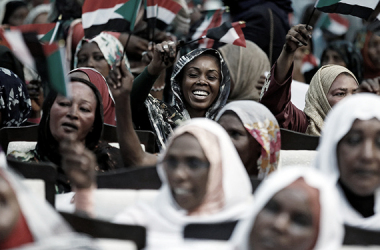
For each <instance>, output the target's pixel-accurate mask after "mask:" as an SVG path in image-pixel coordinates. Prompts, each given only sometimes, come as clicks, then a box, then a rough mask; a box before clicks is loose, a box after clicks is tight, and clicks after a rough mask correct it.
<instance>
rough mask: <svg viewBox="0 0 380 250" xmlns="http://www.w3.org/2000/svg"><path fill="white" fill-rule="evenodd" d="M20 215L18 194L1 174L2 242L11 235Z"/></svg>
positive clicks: (0, 226) (0, 231)
mask: <svg viewBox="0 0 380 250" xmlns="http://www.w3.org/2000/svg"><path fill="white" fill-rule="evenodd" d="M19 217H20V207H19V205H18V201H17V197H16V194H15V193H14V192H13V190H12V188H11V186H10V185H9V183H8V182H7V181H6V180H5V179H4V178H3V177H2V176H1V175H0V243H1V242H2V241H3V240H5V239H6V238H7V237H8V236H9V234H10V233H11V231H12V229H13V228H14V227H15V225H16V223H17V221H18V219H19Z"/></svg>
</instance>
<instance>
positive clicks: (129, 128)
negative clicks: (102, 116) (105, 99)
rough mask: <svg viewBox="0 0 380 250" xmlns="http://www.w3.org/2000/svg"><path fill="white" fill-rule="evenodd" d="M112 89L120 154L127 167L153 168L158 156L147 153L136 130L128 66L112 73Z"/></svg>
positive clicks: (131, 77)
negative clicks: (133, 119) (133, 120)
mask: <svg viewBox="0 0 380 250" xmlns="http://www.w3.org/2000/svg"><path fill="white" fill-rule="evenodd" d="M109 76H110V89H111V92H112V95H113V97H114V99H115V110H116V124H117V134H118V138H119V145H120V153H121V156H122V158H123V162H124V165H125V166H152V165H155V164H156V162H157V156H156V155H153V154H149V153H147V152H145V151H144V150H143V149H142V148H141V143H140V140H139V138H138V136H137V134H136V132H135V130H134V127H133V122H132V112H131V99H130V94H131V89H132V84H133V76H132V74H131V73H130V72H129V71H128V70H127V68H126V66H125V65H124V64H123V63H121V64H120V62H119V65H116V67H114V70H112V71H110V74H109Z"/></svg>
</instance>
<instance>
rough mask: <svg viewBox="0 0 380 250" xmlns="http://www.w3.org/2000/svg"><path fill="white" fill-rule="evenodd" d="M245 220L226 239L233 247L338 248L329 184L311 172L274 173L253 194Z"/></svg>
mask: <svg viewBox="0 0 380 250" xmlns="http://www.w3.org/2000/svg"><path fill="white" fill-rule="evenodd" d="M254 196H255V202H254V203H253V205H252V206H251V208H250V209H249V213H250V215H249V219H246V220H241V221H240V222H239V223H238V225H237V226H236V228H235V230H234V232H233V235H232V237H231V239H230V241H231V242H232V243H233V245H235V246H238V247H237V248H234V249H239V250H253V249H255V250H256V249H260V250H262V249H292V250H311V249H314V250H317V249H318V250H324V249H336V250H337V249H340V248H341V245H342V242H343V235H344V230H343V220H342V217H341V216H340V210H339V205H338V193H337V191H336V189H335V188H334V185H333V184H332V182H331V180H329V178H328V177H327V176H323V175H321V174H320V173H319V172H317V171H316V170H314V169H312V168H305V167H290V168H286V169H284V170H282V171H281V172H277V173H274V174H272V175H270V176H269V178H268V179H267V180H265V181H264V182H263V183H262V184H261V185H260V186H259V188H258V189H257V191H256V192H255V195H254Z"/></svg>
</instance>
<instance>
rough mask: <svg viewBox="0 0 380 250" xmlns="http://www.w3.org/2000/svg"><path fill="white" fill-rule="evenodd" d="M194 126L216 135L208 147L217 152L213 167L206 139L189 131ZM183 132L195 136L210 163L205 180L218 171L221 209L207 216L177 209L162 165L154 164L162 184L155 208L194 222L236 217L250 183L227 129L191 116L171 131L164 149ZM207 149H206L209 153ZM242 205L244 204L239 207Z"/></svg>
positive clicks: (161, 156) (174, 217)
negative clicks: (218, 159) (185, 214)
mask: <svg viewBox="0 0 380 250" xmlns="http://www.w3.org/2000/svg"><path fill="white" fill-rule="evenodd" d="M194 128H196V129H199V130H201V131H204V132H205V133H210V134H212V135H214V136H215V137H216V138H217V143H218V144H217V145H213V149H211V150H216V151H219V152H218V153H219V156H220V157H221V159H220V163H221V164H220V166H215V165H214V164H213V163H212V161H211V160H210V157H209V156H210V153H211V152H210V148H205V146H206V145H205V144H206V143H207V142H205V140H202V139H201V138H200V137H201V136H202V135H199V134H195V133H193V131H194V130H193V129H194ZM184 133H191V134H192V135H194V136H195V137H196V138H197V140H198V142H199V143H200V145H201V147H202V149H203V151H204V152H205V155H206V157H207V159H208V160H209V161H210V163H211V165H210V170H209V171H210V172H209V180H208V183H210V182H211V180H212V179H213V178H216V177H215V175H213V173H216V172H220V173H221V183H222V188H223V190H222V191H223V195H224V197H223V200H224V201H223V203H224V205H223V208H222V209H221V210H220V211H219V212H217V213H216V214H207V216H184V214H183V213H182V212H180V211H179V210H178V205H176V202H175V201H174V199H173V197H172V194H171V191H170V187H169V184H168V182H167V178H166V173H165V172H164V169H163V165H162V164H158V165H157V171H158V174H159V176H160V178H161V180H162V186H161V189H160V194H159V197H158V199H157V201H156V203H157V204H156V205H157V209H159V210H161V211H162V213H165V214H166V216H167V217H168V219H170V220H176V221H183V222H188V223H190V222H195V221H199V222H202V221H208V222H212V221H223V218H224V219H225V220H227V219H234V218H238V217H240V215H241V214H239V212H237V211H240V212H243V211H244V210H241V209H242V208H243V207H246V206H245V204H246V201H248V200H249V198H250V197H251V193H252V186H251V182H250V180H249V177H248V175H247V172H246V170H245V168H244V165H243V163H242V162H241V160H240V157H239V155H238V153H237V151H236V149H235V146H234V145H233V144H232V141H231V139H230V137H229V136H228V134H227V132H226V131H225V130H224V129H223V128H222V127H221V126H220V125H219V124H217V123H216V122H214V121H212V120H210V119H207V118H196V119H192V120H190V121H189V122H186V123H185V125H183V126H181V127H179V128H178V129H176V130H175V131H174V133H173V136H172V137H171V138H170V139H169V141H168V143H167V148H170V145H171V144H172V142H173V140H174V139H175V138H177V137H178V136H180V135H182V134H184ZM207 151H209V153H208V152H207ZM166 152H167V150H166V151H164V152H163V153H162V154H161V155H160V158H159V160H158V162H161V161H162V159H164V158H165V155H166ZM213 165H214V166H213ZM213 168H217V169H213ZM218 168H219V169H218ZM220 168H221V169H220ZM215 170H216V171H215ZM206 195H207V194H206ZM205 199H206V197H205ZM242 204H244V205H243V206H242ZM192 217H194V218H192ZM196 217H198V218H196ZM202 217H204V218H202Z"/></svg>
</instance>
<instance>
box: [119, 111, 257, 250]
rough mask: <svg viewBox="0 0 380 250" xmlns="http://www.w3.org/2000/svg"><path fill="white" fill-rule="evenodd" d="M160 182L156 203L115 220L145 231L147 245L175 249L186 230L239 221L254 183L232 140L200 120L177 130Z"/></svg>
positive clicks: (161, 166)
mask: <svg viewBox="0 0 380 250" xmlns="http://www.w3.org/2000/svg"><path fill="white" fill-rule="evenodd" d="M157 171H158V173H159V176H160V178H161V181H162V183H163V184H162V186H161V189H160V191H159V195H158V197H157V198H156V199H155V201H154V202H153V203H152V204H150V203H149V204H148V203H140V204H136V206H135V207H130V208H127V209H126V210H125V211H124V212H122V213H121V214H119V215H117V216H116V218H115V220H114V221H115V222H117V223H123V224H124V223H126V224H138V225H143V226H145V227H146V228H147V232H148V241H147V244H148V247H149V246H156V247H157V246H165V245H168V246H175V244H177V243H180V242H181V241H182V230H183V226H184V225H185V224H187V223H196V222H222V221H227V220H234V219H239V218H241V217H242V216H243V215H244V214H245V213H244V212H245V211H246V209H247V206H248V204H249V202H248V201H250V192H251V184H250V181H249V178H248V175H247V174H246V171H245V169H244V166H243V164H242V162H241V160H240V158H239V156H238V154H237V152H236V149H235V148H234V146H233V144H232V142H231V140H230V138H229V136H228V135H227V133H226V132H225V131H224V129H223V128H222V127H221V126H219V125H218V124H217V123H215V122H213V121H211V120H209V119H205V118H197V119H192V120H191V121H188V122H187V123H186V124H185V125H183V126H181V127H179V128H177V129H176V130H174V132H173V134H172V136H171V137H170V139H169V141H168V142H167V145H166V150H165V151H164V152H163V153H162V154H161V155H160V158H159V163H158V165H157Z"/></svg>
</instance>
